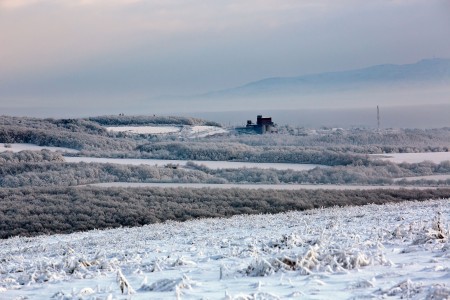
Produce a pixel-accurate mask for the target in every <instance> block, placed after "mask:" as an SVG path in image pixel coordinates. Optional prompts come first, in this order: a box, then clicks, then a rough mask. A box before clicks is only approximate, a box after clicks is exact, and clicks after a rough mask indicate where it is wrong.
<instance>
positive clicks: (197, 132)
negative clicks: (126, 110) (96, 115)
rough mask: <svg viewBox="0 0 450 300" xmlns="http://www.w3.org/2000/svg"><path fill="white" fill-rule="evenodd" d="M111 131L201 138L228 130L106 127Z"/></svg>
mask: <svg viewBox="0 0 450 300" xmlns="http://www.w3.org/2000/svg"><path fill="white" fill-rule="evenodd" d="M106 129H107V130H109V131H115V132H128V133H132V134H173V133H179V134H180V136H183V137H187V138H200V137H207V136H210V135H216V134H223V133H227V132H228V131H227V130H226V129H224V128H222V127H217V126H204V125H198V126H190V125H184V126H174V125H170V124H169V125H167V126H114V127H106Z"/></svg>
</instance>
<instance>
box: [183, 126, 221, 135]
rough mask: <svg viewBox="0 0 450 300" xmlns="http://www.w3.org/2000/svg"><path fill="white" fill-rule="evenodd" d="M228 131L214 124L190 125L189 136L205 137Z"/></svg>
mask: <svg viewBox="0 0 450 300" xmlns="http://www.w3.org/2000/svg"><path fill="white" fill-rule="evenodd" d="M227 132H228V131H227V130H226V129H224V128H221V127H216V126H192V127H191V133H190V135H191V137H193V138H195V137H199V138H200V137H207V136H210V135H216V134H224V133H227Z"/></svg>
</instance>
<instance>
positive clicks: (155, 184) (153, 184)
mask: <svg viewBox="0 0 450 300" xmlns="http://www.w3.org/2000/svg"><path fill="white" fill-rule="evenodd" d="M89 185H90V186H98V187H159V188H179V187H181V188H198V189H200V188H215V189H231V188H237V189H250V190H255V189H264V190H291V191H293V190H340V191H345V190H377V189H389V190H391V189H410V190H414V189H418V190H426V189H433V188H434V187H430V186H425V187H420V186H400V185H398V186H397V185H337V184H244V183H243V184H239V183H226V184H215V183H178V182H175V183H164V182H148V183H145V182H144V183H141V182H104V183H94V184H89Z"/></svg>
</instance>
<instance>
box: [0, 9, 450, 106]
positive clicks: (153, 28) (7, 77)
mask: <svg viewBox="0 0 450 300" xmlns="http://www.w3.org/2000/svg"><path fill="white" fill-rule="evenodd" d="M449 36H450V1H448V0H370V1H367V0H209V1H208V0H149V1H144V0H0V104H1V107H2V108H5V107H9V108H10V107H20V106H24V107H26V106H33V107H45V106H50V105H56V104H57V105H59V106H61V107H63V106H64V105H66V104H67V105H69V104H71V105H73V103H74V102H77V103H81V104H83V105H89V104H90V103H92V102H93V101H95V102H97V103H104V102H105V101H109V102H111V103H116V104H117V105H119V104H126V103H127V102H128V101H143V100H145V99H147V98H149V97H150V98H151V97H153V96H157V95H161V94H185V93H188V94H189V93H199V92H207V91H211V90H217V89H224V88H229V87H234V86H237V85H241V84H244V83H247V82H249V81H254V80H258V79H261V78H265V77H273V76H294V75H302V74H308V73H315V72H322V71H333V70H347V69H352V68H358V67H364V66H370V65H375V64H382V63H397V64H403V63H413V62H416V61H418V60H420V59H422V58H431V57H446V58H448V57H450V39H449Z"/></svg>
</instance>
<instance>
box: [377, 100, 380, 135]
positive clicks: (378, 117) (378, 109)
mask: <svg viewBox="0 0 450 300" xmlns="http://www.w3.org/2000/svg"><path fill="white" fill-rule="evenodd" d="M377 124H378V131H380V107H378V105H377Z"/></svg>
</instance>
